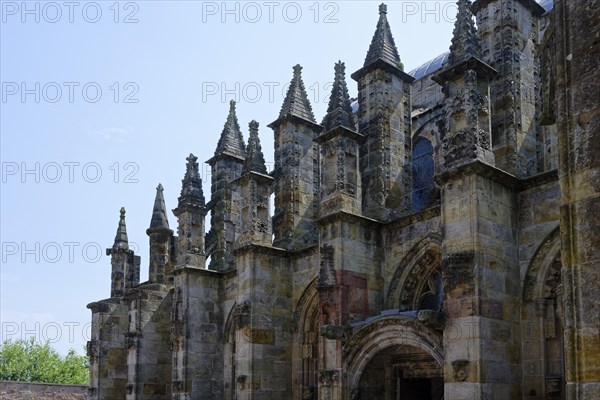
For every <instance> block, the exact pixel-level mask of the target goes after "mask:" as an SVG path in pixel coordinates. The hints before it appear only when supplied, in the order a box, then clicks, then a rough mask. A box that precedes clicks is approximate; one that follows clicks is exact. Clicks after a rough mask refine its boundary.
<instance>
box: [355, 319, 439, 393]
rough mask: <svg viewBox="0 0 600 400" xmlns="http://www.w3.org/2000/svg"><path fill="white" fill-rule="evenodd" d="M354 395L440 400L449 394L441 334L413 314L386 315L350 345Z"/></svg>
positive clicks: (361, 331) (363, 331)
mask: <svg viewBox="0 0 600 400" xmlns="http://www.w3.org/2000/svg"><path fill="white" fill-rule="evenodd" d="M346 353H347V357H346V360H347V365H348V367H347V371H348V382H347V384H348V386H347V387H348V388H349V391H350V392H349V396H348V398H350V399H352V400H358V399H363V400H364V399H368V400H399V399H402V400H412V399H414V400H417V399H418V400H429V399H434V400H440V399H442V398H443V394H444V378H443V370H442V365H443V348H442V338H441V335H439V334H437V333H435V332H433V331H431V330H430V329H428V328H426V327H425V326H424V325H422V324H420V323H419V322H417V321H415V320H414V319H412V318H410V317H402V316H394V317H385V318H381V319H378V320H376V321H373V322H371V323H370V324H368V325H365V326H364V327H362V328H361V329H360V330H359V331H358V332H357V333H356V334H354V335H353V336H352V337H351V338H350V340H349V341H348V343H347V345H346Z"/></svg>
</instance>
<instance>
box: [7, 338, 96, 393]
mask: <svg viewBox="0 0 600 400" xmlns="http://www.w3.org/2000/svg"><path fill="white" fill-rule="evenodd" d="M89 371H90V365H89V360H88V358H87V356H81V355H78V354H77V352H76V351H75V350H73V349H71V350H69V353H68V354H67V355H66V356H65V357H62V356H61V355H60V354H59V353H58V352H57V351H56V350H54V349H53V348H52V347H51V346H50V344H49V343H48V342H46V343H45V344H40V343H38V342H35V340H34V339H33V338H31V340H29V341H26V340H15V341H12V340H5V341H4V343H2V344H1V345H0V380H6V381H21V382H46V383H63V384H79V385H84V384H87V383H88V382H89V376H90V372H89Z"/></svg>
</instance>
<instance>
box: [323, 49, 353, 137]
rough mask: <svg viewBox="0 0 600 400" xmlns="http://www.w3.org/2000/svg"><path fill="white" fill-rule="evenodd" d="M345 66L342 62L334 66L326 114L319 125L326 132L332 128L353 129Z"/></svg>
mask: <svg viewBox="0 0 600 400" xmlns="http://www.w3.org/2000/svg"><path fill="white" fill-rule="evenodd" d="M345 70H346V66H345V64H344V63H343V62H341V61H338V62H337V63H336V64H335V78H334V81H333V87H332V89H331V97H330V98H329V106H328V107H327V114H326V115H325V117H324V118H323V122H322V123H321V125H323V127H324V128H325V129H324V131H325V132H328V131H330V130H332V129H334V128H337V127H340V126H344V127H346V128H348V129H352V130H354V129H355V119H354V114H353V113H352V107H351V106H350V96H349V95H348V87H347V86H346V72H345Z"/></svg>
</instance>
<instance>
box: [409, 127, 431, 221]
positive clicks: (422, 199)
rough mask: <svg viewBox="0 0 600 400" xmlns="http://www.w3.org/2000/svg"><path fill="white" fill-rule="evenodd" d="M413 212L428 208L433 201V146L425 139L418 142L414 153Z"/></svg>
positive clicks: (414, 147)
mask: <svg viewBox="0 0 600 400" xmlns="http://www.w3.org/2000/svg"><path fill="white" fill-rule="evenodd" d="M412 172H413V196H412V197H413V198H412V201H413V210H414V211H420V210H422V209H424V208H426V207H427V206H428V205H429V204H430V202H431V200H433V199H431V198H430V197H431V191H432V189H433V188H434V185H433V146H432V145H431V142H430V141H429V140H427V139H425V138H421V139H419V140H417V142H416V143H415V145H414V146H413V153H412Z"/></svg>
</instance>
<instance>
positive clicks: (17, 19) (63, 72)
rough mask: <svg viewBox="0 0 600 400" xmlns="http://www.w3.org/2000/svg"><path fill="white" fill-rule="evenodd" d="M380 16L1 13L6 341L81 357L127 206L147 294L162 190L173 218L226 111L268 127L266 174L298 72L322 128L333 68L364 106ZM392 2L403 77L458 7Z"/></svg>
mask: <svg viewBox="0 0 600 400" xmlns="http://www.w3.org/2000/svg"><path fill="white" fill-rule="evenodd" d="M378 4H379V3H378V2H371V1H336V2H325V1H321V2H316V1H299V2H288V1H282V2H280V1H273V2H262V1H258V2H245V1H243V2H233V1H229V2H226V3H224V2H221V1H219V2H210V1H203V2H202V1H169V2H166V1H135V2H119V3H117V2H115V1H97V2H85V1H84V2H79V1H75V2H72V3H68V2H67V3H66V4H65V3H64V2H62V1H60V2H56V3H52V2H35V1H27V2H21V1H16V2H13V1H2V2H1V11H2V20H1V25H0V34H1V39H0V58H1V60H0V68H1V70H0V74H1V76H0V81H1V82H2V99H1V103H0V107H1V115H0V129H1V162H2V181H1V218H0V220H1V221H2V224H1V240H0V241H1V244H2V265H1V271H0V273H1V275H0V290H1V291H0V302H1V305H0V312H1V314H0V319H1V321H2V331H1V336H2V337H1V338H2V339H9V338H12V339H19V338H28V337H32V336H36V337H37V339H40V340H44V339H49V340H50V341H51V342H53V343H54V346H55V347H56V348H58V349H59V350H60V351H61V352H62V353H65V352H66V351H67V349H69V348H75V349H76V350H77V351H78V352H80V353H83V347H84V345H85V342H86V340H88V336H89V333H88V329H87V328H88V324H89V321H90V312H89V310H87V309H86V307H85V306H86V304H88V303H89V302H92V301H95V300H99V299H103V298H106V297H108V295H109V293H110V258H109V257H106V256H105V255H104V252H105V249H106V248H107V247H110V246H111V245H112V242H113V239H114V235H115V231H116V228H117V222H118V216H119V208H120V207H121V206H124V207H125V208H126V209H127V230H128V234H129V240H130V242H134V244H133V247H134V248H136V250H137V254H138V255H140V256H141V257H142V281H143V280H146V279H147V276H148V265H147V263H148V244H147V242H148V237H147V235H146V233H145V230H146V228H147V227H148V225H149V222H150V217H151V212H152V205H153V200H154V194H155V188H156V186H157V185H158V183H159V182H161V183H162V184H163V186H164V188H165V192H164V193H165V200H166V204H167V208H168V209H173V208H175V206H176V202H177V197H178V195H179V190H180V185H181V178H182V177H183V173H184V170H185V157H186V156H187V155H188V154H189V153H190V152H193V153H194V154H195V155H197V156H198V157H199V159H200V160H202V161H206V160H208V159H209V158H210V157H211V156H212V153H213V151H214V148H215V147H216V143H217V140H218V137H219V134H220V133H221V130H222V128H223V124H224V122H225V119H226V116H227V112H228V107H229V106H228V103H229V100H231V99H232V98H234V99H235V100H237V101H238V106H237V111H238V118H239V122H240V125H241V127H242V131H243V133H244V136H245V138H247V136H248V134H247V132H248V129H247V127H248V122H249V121H250V120H252V119H256V120H257V121H259V123H260V137H261V141H262V145H263V150H264V151H265V158H266V159H267V162H272V159H273V158H272V157H273V156H272V153H273V152H272V147H273V137H272V131H271V130H270V129H269V128H267V127H266V125H267V124H268V123H270V122H272V121H273V120H275V119H276V117H277V115H278V112H279V109H280V107H281V103H282V101H283V97H284V95H285V87H286V85H287V84H288V83H289V81H290V79H291V77H292V66H293V65H295V64H297V63H299V64H301V65H302V66H303V67H304V69H303V79H304V82H305V85H306V87H307V90H308V93H309V97H310V100H311V102H312V105H313V110H314V112H315V115H316V117H317V120H318V121H320V120H321V118H322V117H323V115H324V113H325V109H326V106H327V101H328V98H329V90H328V89H329V88H330V86H329V85H330V83H331V81H332V79H333V65H334V63H335V62H336V61H338V60H342V61H344V62H345V63H346V72H347V79H348V84H349V89H350V95H351V96H356V83H355V82H354V81H352V80H351V79H350V76H349V75H350V74H351V73H352V72H354V71H356V70H357V69H359V68H360V67H361V66H362V64H363V61H364V57H365V55H366V53H367V50H368V47H369V44H370V42H371V38H372V35H373V32H374V30H375V26H376V23H377V19H378ZM387 4H388V19H389V21H390V25H391V28H392V32H393V34H394V39H395V41H396V45H397V47H398V50H399V52H400V56H401V58H402V61H403V62H404V64H405V69H406V71H410V70H411V69H413V68H415V67H417V66H419V65H420V64H422V63H424V62H426V61H428V60H430V59H432V58H434V57H435V56H437V55H439V54H441V53H442V52H444V51H446V50H447V49H448V48H449V45H450V38H451V32H452V24H453V22H454V15H455V12H456V6H455V4H454V2H453V1H416V2H409V1H388V2H387ZM24 6H25V7H24ZM201 168H202V169H203V171H204V173H203V180H204V191H205V195H206V197H207V199H208V198H209V197H210V186H209V183H210V175H209V174H208V169H207V168H206V164H203V165H202V167H201ZM169 222H170V225H171V228H172V229H174V230H176V226H177V223H176V219H175V217H174V216H173V215H172V214H171V215H169ZM207 222H208V221H207Z"/></svg>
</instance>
